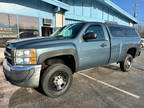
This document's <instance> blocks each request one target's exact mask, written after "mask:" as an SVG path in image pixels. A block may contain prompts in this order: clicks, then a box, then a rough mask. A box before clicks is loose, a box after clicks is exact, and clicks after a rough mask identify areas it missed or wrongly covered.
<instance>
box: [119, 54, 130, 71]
mask: <svg viewBox="0 0 144 108" xmlns="http://www.w3.org/2000/svg"><path fill="white" fill-rule="evenodd" d="M132 62H133V57H132V55H130V54H127V55H126V57H125V59H124V61H122V62H120V69H121V70H122V71H123V72H129V71H130V69H131V66H132Z"/></svg>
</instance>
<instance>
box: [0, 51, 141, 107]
mask: <svg viewBox="0 0 144 108" xmlns="http://www.w3.org/2000/svg"><path fill="white" fill-rule="evenodd" d="M2 71H3V70H2V66H0V108H144V50H143V51H142V54H141V56H140V57H138V58H136V59H135V60H134V64H133V67H132V70H131V71H130V72H128V73H124V72H121V71H120V69H119V66H118V65H117V64H111V65H108V66H103V67H98V68H94V69H89V70H85V71H82V72H78V73H76V74H75V75H74V78H73V84H72V87H71V88H70V90H69V91H68V92H67V93H66V94H64V95H63V96H61V97H58V98H49V97H46V96H45V95H43V94H41V93H39V92H38V91H37V90H35V89H26V88H20V87H16V86H13V85H11V84H10V83H9V82H7V81H6V80H5V78H4V75H3V72H2Z"/></svg>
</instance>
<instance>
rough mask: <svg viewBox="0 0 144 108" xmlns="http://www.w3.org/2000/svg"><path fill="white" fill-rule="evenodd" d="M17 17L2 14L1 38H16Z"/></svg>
mask: <svg viewBox="0 0 144 108" xmlns="http://www.w3.org/2000/svg"><path fill="white" fill-rule="evenodd" d="M16 22H17V21H16V15H9V14H0V38H16V37H17V33H18V29H17V23H16Z"/></svg>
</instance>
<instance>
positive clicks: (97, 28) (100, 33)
mask: <svg viewBox="0 0 144 108" xmlns="http://www.w3.org/2000/svg"><path fill="white" fill-rule="evenodd" d="M89 32H90V33H91V32H92V33H96V35H97V39H94V40H104V39H105V37H104V32H103V29H102V27H101V26H100V25H93V26H90V27H89V28H88V29H87V30H86V32H85V34H86V33H89Z"/></svg>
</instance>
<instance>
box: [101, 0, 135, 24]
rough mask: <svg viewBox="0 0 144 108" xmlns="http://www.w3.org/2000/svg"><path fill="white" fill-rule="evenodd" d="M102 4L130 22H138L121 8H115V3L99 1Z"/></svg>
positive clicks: (107, 0) (106, 0)
mask: <svg viewBox="0 0 144 108" xmlns="http://www.w3.org/2000/svg"><path fill="white" fill-rule="evenodd" d="M99 1H101V2H102V3H104V4H106V5H107V6H110V7H111V8H113V10H115V11H117V12H119V13H120V14H122V15H124V16H125V17H127V18H128V19H130V20H131V21H132V22H134V23H136V24H137V23H138V20H137V19H136V18H135V17H133V16H132V15H130V14H129V13H127V12H126V11H125V10H123V9H122V8H120V7H119V6H117V5H116V4H115V3H113V2H112V1H110V0H99Z"/></svg>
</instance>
